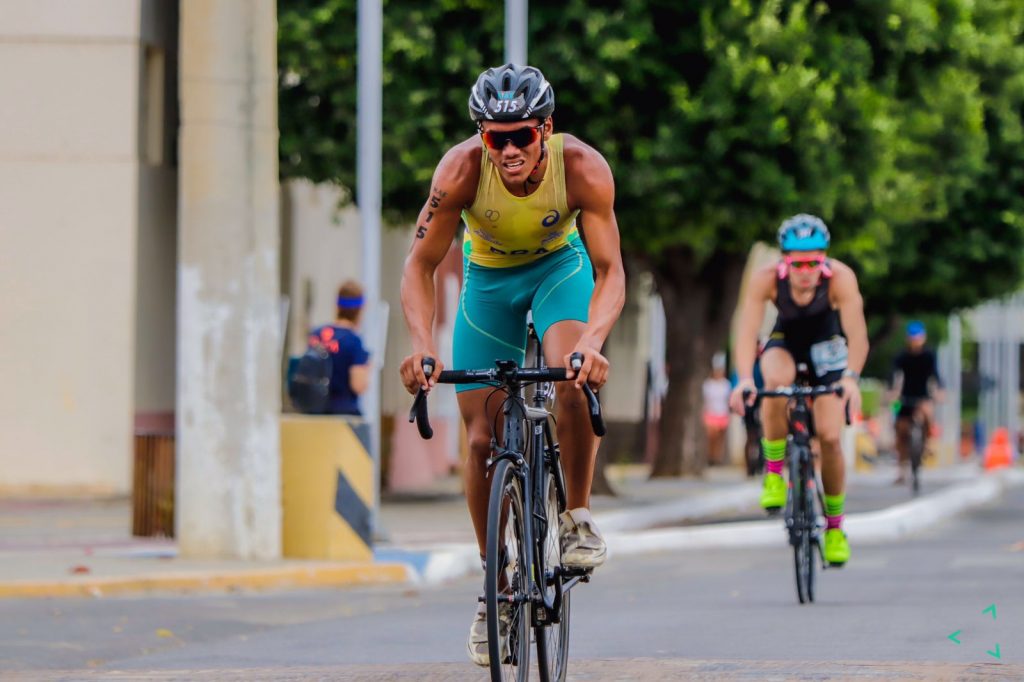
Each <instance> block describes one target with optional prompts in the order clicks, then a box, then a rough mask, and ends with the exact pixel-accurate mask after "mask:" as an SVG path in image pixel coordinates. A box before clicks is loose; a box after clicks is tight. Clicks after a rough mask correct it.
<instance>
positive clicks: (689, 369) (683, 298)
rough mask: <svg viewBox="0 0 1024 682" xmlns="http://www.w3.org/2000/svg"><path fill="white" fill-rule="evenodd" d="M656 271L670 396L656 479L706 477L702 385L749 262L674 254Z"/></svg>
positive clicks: (664, 408)
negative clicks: (698, 261)
mask: <svg viewBox="0 0 1024 682" xmlns="http://www.w3.org/2000/svg"><path fill="white" fill-rule="evenodd" d="M666 256H667V257H666V258H665V259H664V260H663V261H661V262H659V263H658V264H656V265H655V266H654V267H653V273H654V278H655V282H656V283H657V286H658V293H659V294H660V295H661V299H662V303H663V305H664V307H665V320H666V344H665V346H666V349H665V362H666V365H667V371H668V393H667V394H666V395H665V400H664V402H663V403H662V411H661V422H660V424H659V427H658V436H659V443H658V452H657V455H656V457H655V460H654V466H653V468H652V470H651V476H652V477H670V476H683V475H696V476H699V475H702V474H703V472H704V469H705V467H706V466H707V453H706V448H705V447H704V431H703V426H702V420H701V408H702V405H701V402H702V390H701V386H702V384H703V382H704V379H705V378H706V377H707V376H708V373H709V371H710V367H711V357H712V356H713V355H714V354H715V352H716V351H719V350H724V349H725V344H726V341H727V340H728V337H729V325H730V322H731V321H732V314H733V311H734V310H735V308H736V300H737V298H738V296H739V287H740V279H741V277H742V274H743V266H744V264H745V262H746V258H744V257H742V256H738V255H729V254H714V255H713V256H712V257H711V258H709V259H708V260H707V261H705V262H704V263H703V264H702V265H701V266H699V267H698V266H696V265H695V259H694V256H693V254H692V253H691V252H689V251H688V250H683V249H679V250H674V251H672V252H669V253H668V254H666Z"/></svg>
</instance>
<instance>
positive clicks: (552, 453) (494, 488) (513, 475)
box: [409, 326, 605, 682]
mask: <svg viewBox="0 0 1024 682" xmlns="http://www.w3.org/2000/svg"><path fill="white" fill-rule="evenodd" d="M530 338H531V341H534V342H536V346H537V347H538V350H537V353H536V360H535V366H534V367H519V366H518V365H517V364H516V363H515V362H513V361H511V360H498V361H496V362H495V367H493V368H490V369H475V370H455V371H443V372H441V373H440V374H439V375H438V376H437V383H441V384H483V385H485V386H491V387H492V388H493V390H492V393H491V396H488V399H487V401H488V403H489V401H490V399H491V397H493V396H495V395H498V396H502V399H503V403H502V405H501V415H502V417H503V420H502V421H503V426H502V434H501V438H500V440H499V439H498V437H497V431H498V425H497V420H496V421H495V424H494V425H493V427H492V436H491V451H492V453H493V454H492V456H491V457H490V459H488V461H487V466H488V470H489V476H490V479H491V494H490V501H489V505H488V511H487V548H486V555H487V558H486V561H485V571H484V573H485V576H484V596H483V597H481V600H482V601H484V602H485V604H486V606H487V645H488V653H489V657H490V672H491V679H492V680H526V679H528V678H529V666H530V646H531V633H532V636H533V637H532V641H535V642H536V645H537V665H538V668H539V672H540V679H541V680H542V682H549V681H558V682H561V681H562V680H564V679H565V676H566V670H567V665H568V658H569V605H570V599H569V594H570V591H571V590H572V589H573V588H574V587H575V586H577V585H578V584H580V583H581V582H589V580H590V573H591V570H590V569H572V568H567V567H564V566H562V561H561V553H562V552H561V543H560V540H559V520H558V517H559V515H560V514H561V513H562V512H563V511H565V505H566V496H565V480H564V478H563V476H562V467H561V462H560V451H559V447H558V442H557V440H556V439H555V436H554V431H553V429H552V421H553V419H554V418H553V416H552V413H551V411H550V408H551V406H552V404H553V400H554V382H556V381H566V380H567V379H566V370H565V368H548V367H544V361H543V353H541V352H540V349H539V341H537V339H536V333H535V332H534V330H533V328H532V326H531V327H530ZM570 362H571V366H572V367H573V369H574V370H578V369H579V368H580V367H581V366H582V364H583V356H582V355H580V354H578V353H576V354H573V355H572V356H571V358H570ZM433 368H434V361H433V360H431V359H429V358H427V359H424V361H423V369H424V373H426V374H427V376H428V377H429V376H431V375H432V373H433ZM531 385H532V386H533V388H534V390H533V394H532V397H530V398H529V399H527V397H526V392H525V389H526V388H527V387H528V386H531ZM583 391H584V393H585V395H586V398H587V403H588V408H589V412H590V423H591V427H592V429H593V431H594V433H595V434H596V435H597V436H603V435H604V433H605V425H604V418H603V416H602V414H601V404H600V402H599V401H598V399H597V396H596V395H595V394H594V392H593V391H592V390H591V389H590V387H589V386H587V385H586V384H584V386H583ZM409 420H410V421H415V422H416V424H417V427H418V428H419V432H420V435H421V436H422V437H423V438H430V437H431V436H432V435H433V430H432V429H431V428H430V422H429V419H428V415H427V399H426V394H425V393H424V392H423V390H422V389H420V391H419V392H418V393H417V395H416V399H415V402H414V403H413V407H412V410H411V411H410V415H409Z"/></svg>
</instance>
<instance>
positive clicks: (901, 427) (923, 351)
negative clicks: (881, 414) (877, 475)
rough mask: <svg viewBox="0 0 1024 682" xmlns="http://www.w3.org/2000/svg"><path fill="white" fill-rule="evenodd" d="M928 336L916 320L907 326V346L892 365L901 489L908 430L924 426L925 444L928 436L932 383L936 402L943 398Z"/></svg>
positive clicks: (908, 442) (906, 461)
mask: <svg viewBox="0 0 1024 682" xmlns="http://www.w3.org/2000/svg"><path fill="white" fill-rule="evenodd" d="M927 343H928V334H927V332H926V331H925V328H924V325H923V324H922V323H921V322H918V321H917V320H914V321H912V322H910V323H909V324H907V345H906V347H905V348H904V349H903V350H902V351H901V352H900V354H899V355H897V356H896V359H895V360H894V361H893V365H892V368H893V372H892V393H893V395H897V396H899V400H900V410H899V413H898V414H897V415H896V452H897V454H898V456H899V469H900V471H899V475H898V476H897V477H896V480H895V481H894V482H893V483H894V484H896V485H902V484H903V483H905V482H906V480H907V468H908V467H909V466H910V428H911V425H912V424H913V422H914V421H915V420H918V419H919V420H921V421H922V422H923V428H924V434H925V440H926V442H927V437H928V434H930V433H931V425H932V419H933V415H934V408H933V405H932V391H931V387H932V382H933V381H934V386H935V391H934V396H935V400H936V401H937V402H942V400H943V399H944V397H945V393H944V391H943V386H942V379H941V378H940V377H939V365H938V362H937V360H936V359H935V353H934V351H932V349H930V348H928V346H927Z"/></svg>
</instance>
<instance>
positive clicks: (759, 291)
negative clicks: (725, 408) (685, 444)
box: [729, 265, 775, 414]
mask: <svg viewBox="0 0 1024 682" xmlns="http://www.w3.org/2000/svg"><path fill="white" fill-rule="evenodd" d="M773 286H775V266H774V265H771V266H766V267H764V268H761V269H760V270H758V271H757V272H755V273H754V275H753V276H752V277H751V278H750V281H748V282H747V290H746V292H745V293H744V295H743V302H742V307H741V308H740V320H739V324H738V325H737V330H736V333H737V336H736V343H735V345H734V346H733V351H732V362H733V366H734V367H735V368H736V378H737V383H736V388H735V389H734V390H733V392H732V395H731V396H730V397H729V406H730V407H732V409H733V411H734V412H735V413H736V414H743V412H744V405H745V402H746V401H744V399H743V390H744V389H754V388H755V386H754V361H755V360H757V332H758V330H759V329H760V327H761V322H763V321H764V309H765V303H766V302H767V301H768V299H769V298H771V295H772V287H773ZM749 400H750V401H752V400H753V398H752V397H751V398H749Z"/></svg>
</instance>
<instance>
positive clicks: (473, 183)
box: [400, 137, 482, 393]
mask: <svg viewBox="0 0 1024 682" xmlns="http://www.w3.org/2000/svg"><path fill="white" fill-rule="evenodd" d="M481 153H482V149H481V145H480V141H479V140H477V139H476V137H473V138H470V139H469V140H466V141H465V142H463V143H461V144H458V145H456V146H455V147H452V148H451V149H450V150H449V151H448V153H447V154H445V155H444V158H443V159H441V163H439V164H438V165H437V169H436V170H435V171H434V177H433V180H432V181H431V184H430V194H429V195H428V197H427V201H426V203H425V204H424V205H423V209H422V210H421V211H420V215H419V218H418V220H417V221H416V236H415V238H414V239H413V243H412V247H411V248H410V249H409V256H408V257H407V258H406V259H405V267H404V269H403V271H402V311H403V312H404V313H405V322H406V325H407V326H408V328H409V335H410V337H411V338H412V354H411V355H409V356H407V357H406V358H405V359H404V360H403V361H402V366H401V370H400V371H401V375H402V383H403V384H404V385H405V388H406V390H407V391H409V392H410V393H415V392H416V391H417V389H419V388H423V389H424V390H427V391H429V390H430V386H433V384H434V382H433V380H430V381H429V382H428V380H427V378H426V376H425V375H424V374H423V367H422V364H421V363H422V360H423V358H424V357H432V358H434V360H435V361H436V366H435V372H440V371H441V370H442V369H443V367H442V365H441V361H440V360H439V359H438V358H437V351H436V349H435V347H434V334H433V324H434V271H435V270H437V266H438V264H440V262H441V261H442V260H443V259H444V257H445V255H447V253H448V249H449V248H450V247H451V244H452V240H453V239H455V234H456V231H457V230H458V227H459V221H460V216H461V214H462V209H463V208H464V207H466V206H469V205H470V204H472V203H473V200H474V198H475V197H476V187H477V183H478V181H479V178H480V154H481Z"/></svg>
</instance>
